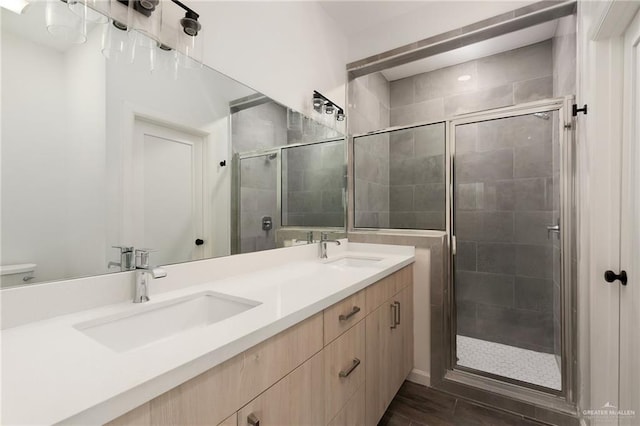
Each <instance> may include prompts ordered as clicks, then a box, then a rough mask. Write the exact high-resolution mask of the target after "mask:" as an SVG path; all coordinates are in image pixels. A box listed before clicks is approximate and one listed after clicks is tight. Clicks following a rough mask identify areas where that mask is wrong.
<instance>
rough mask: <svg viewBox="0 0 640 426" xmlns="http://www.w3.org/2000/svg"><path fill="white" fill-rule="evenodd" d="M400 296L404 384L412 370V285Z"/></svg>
mask: <svg viewBox="0 0 640 426" xmlns="http://www.w3.org/2000/svg"><path fill="white" fill-rule="evenodd" d="M401 295H402V296H401V298H400V299H401V301H400V304H401V305H400V325H399V326H400V330H401V332H402V365H403V369H402V382H404V380H405V379H406V378H407V376H408V375H409V373H411V370H413V284H410V285H409V286H408V287H405V288H404V290H402V292H401ZM402 382H401V383H400V384H402Z"/></svg>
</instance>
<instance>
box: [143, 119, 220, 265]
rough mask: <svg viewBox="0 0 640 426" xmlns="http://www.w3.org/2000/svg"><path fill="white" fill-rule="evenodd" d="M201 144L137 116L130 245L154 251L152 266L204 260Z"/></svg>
mask: <svg viewBox="0 0 640 426" xmlns="http://www.w3.org/2000/svg"><path fill="white" fill-rule="evenodd" d="M204 143H205V139H204V137H203V136H198V135H195V134H192V133H188V132H185V131H182V130H179V129H175V128H171V127H169V126H167V125H163V124H159V123H151V122H149V121H144V120H140V119H136V121H135V125H134V135H133V170H134V171H133V185H132V186H133V200H132V204H133V206H134V217H135V219H134V223H135V224H136V225H135V226H134V227H133V233H134V244H135V246H136V248H138V247H140V248H142V247H144V248H150V249H152V250H155V251H156V252H154V253H153V254H152V255H151V260H152V262H153V264H155V265H166V264H170V263H178V262H185V261H189V260H197V259H202V258H203V257H204V244H209V245H210V243H211V242H210V241H207V239H206V238H205V236H204V234H203V232H204V214H203V190H204V189H203V185H204V183H203V145H204ZM199 239H200V240H203V242H204V244H202V243H201V242H200V241H198V242H197V241H196V240H199ZM198 243H199V244H198Z"/></svg>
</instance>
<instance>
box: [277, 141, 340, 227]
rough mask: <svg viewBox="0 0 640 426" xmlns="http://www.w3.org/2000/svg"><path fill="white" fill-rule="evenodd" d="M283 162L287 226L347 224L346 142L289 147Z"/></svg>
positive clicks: (283, 154)
mask: <svg viewBox="0 0 640 426" xmlns="http://www.w3.org/2000/svg"><path fill="white" fill-rule="evenodd" d="M282 161H283V185H282V186H283V197H285V199H284V200H283V212H282V223H283V226H335V227H341V226H344V216H345V215H344V205H343V200H344V196H343V188H344V180H345V173H346V164H345V158H344V142H343V141H340V142H327V143H321V144H315V145H304V146H298V147H292V148H287V149H284V150H283V151H282Z"/></svg>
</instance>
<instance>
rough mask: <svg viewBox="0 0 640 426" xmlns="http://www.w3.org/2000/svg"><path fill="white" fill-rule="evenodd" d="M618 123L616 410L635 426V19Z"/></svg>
mask: <svg viewBox="0 0 640 426" xmlns="http://www.w3.org/2000/svg"><path fill="white" fill-rule="evenodd" d="M624 63H625V68H624V73H625V77H624V86H625V88H624V96H625V99H624V103H625V107H624V111H625V116H624V121H623V123H624V124H623V145H622V146H623V147H622V197H621V201H622V203H621V204H622V205H621V210H622V211H621V215H620V219H621V223H620V266H619V270H618V271H615V272H616V273H618V272H619V271H625V272H626V273H627V276H628V281H627V285H626V286H621V289H620V407H619V409H620V410H621V411H620V412H619V420H620V424H623V425H629V426H631V425H638V424H640V279H638V277H639V276H640V171H638V167H640V13H637V14H636V16H635V18H634V19H633V21H632V23H631V25H630V26H629V27H628V28H627V30H626V31H625V36H624Z"/></svg>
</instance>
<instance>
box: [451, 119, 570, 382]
mask: <svg viewBox="0 0 640 426" xmlns="http://www.w3.org/2000/svg"><path fill="white" fill-rule="evenodd" d="M557 123H558V111H546V112H537V113H535V114H527V115H518V116H511V117H507V118H500V119H492V120H486V121H477V122H473V123H468V124H459V125H456V126H455V128H454V129H455V130H454V132H455V161H454V167H453V191H454V198H453V233H454V235H455V240H456V254H455V256H454V260H453V275H454V292H455V300H456V328H457V330H456V349H457V351H456V352H457V353H456V358H457V363H456V367H457V368H459V369H463V370H464V369H467V370H473V371H474V372H480V374H484V375H488V376H491V377H496V378H500V379H501V380H506V381H513V382H514V383H518V384H526V385H527V386H531V385H533V386H534V387H541V388H545V389H547V390H548V391H549V390H551V391H560V390H561V388H562V380H561V371H560V368H561V367H560V366H561V362H560V360H561V355H562V350H561V346H562V345H561V333H560V324H561V312H560V309H561V308H560V307H561V300H560V298H561V296H560V295H561V294H562V292H561V288H562V280H561V273H560V270H561V253H560V247H561V241H560V237H561V233H560V229H559V223H560V221H559V219H560V205H561V204H560V183H561V182H560V149H559V130H558V124H557Z"/></svg>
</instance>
